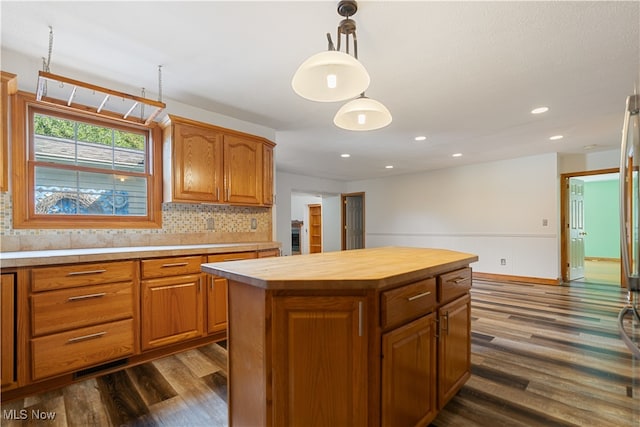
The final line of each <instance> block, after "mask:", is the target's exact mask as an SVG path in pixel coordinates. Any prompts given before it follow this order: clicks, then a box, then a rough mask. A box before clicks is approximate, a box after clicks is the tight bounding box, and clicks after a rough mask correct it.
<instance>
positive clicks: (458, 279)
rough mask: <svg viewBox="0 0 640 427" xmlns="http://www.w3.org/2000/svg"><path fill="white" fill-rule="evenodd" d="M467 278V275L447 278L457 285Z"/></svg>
mask: <svg viewBox="0 0 640 427" xmlns="http://www.w3.org/2000/svg"><path fill="white" fill-rule="evenodd" d="M465 280H467V278H466V277H456V278H455V279H451V280H447V282H453V283H455V284H456V285H457V284H458V283H462V282H464V281H465Z"/></svg>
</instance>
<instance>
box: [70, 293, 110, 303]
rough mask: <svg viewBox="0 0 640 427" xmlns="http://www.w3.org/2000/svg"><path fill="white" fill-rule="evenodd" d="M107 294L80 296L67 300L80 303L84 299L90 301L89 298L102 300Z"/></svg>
mask: <svg viewBox="0 0 640 427" xmlns="http://www.w3.org/2000/svg"><path fill="white" fill-rule="evenodd" d="M106 294H107V293H106V292H100V293H98V294H87V295H78V296H75V297H69V298H67V301H80V300H83V299H89V298H100V297H103V296H105V295H106Z"/></svg>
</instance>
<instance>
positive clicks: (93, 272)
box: [67, 270, 107, 276]
mask: <svg viewBox="0 0 640 427" xmlns="http://www.w3.org/2000/svg"><path fill="white" fill-rule="evenodd" d="M106 272H107V270H87V271H72V272H70V273H67V276H82V275H84V274H101V273H106Z"/></svg>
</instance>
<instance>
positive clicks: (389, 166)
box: [385, 165, 393, 169]
mask: <svg viewBox="0 0 640 427" xmlns="http://www.w3.org/2000/svg"><path fill="white" fill-rule="evenodd" d="M385 169H393V165H387V166H385Z"/></svg>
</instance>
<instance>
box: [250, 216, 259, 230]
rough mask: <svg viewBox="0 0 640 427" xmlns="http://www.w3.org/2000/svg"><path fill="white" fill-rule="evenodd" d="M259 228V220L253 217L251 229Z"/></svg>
mask: <svg viewBox="0 0 640 427" xmlns="http://www.w3.org/2000/svg"><path fill="white" fill-rule="evenodd" d="M257 229H258V220H257V219H255V218H251V231H256V230H257Z"/></svg>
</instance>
